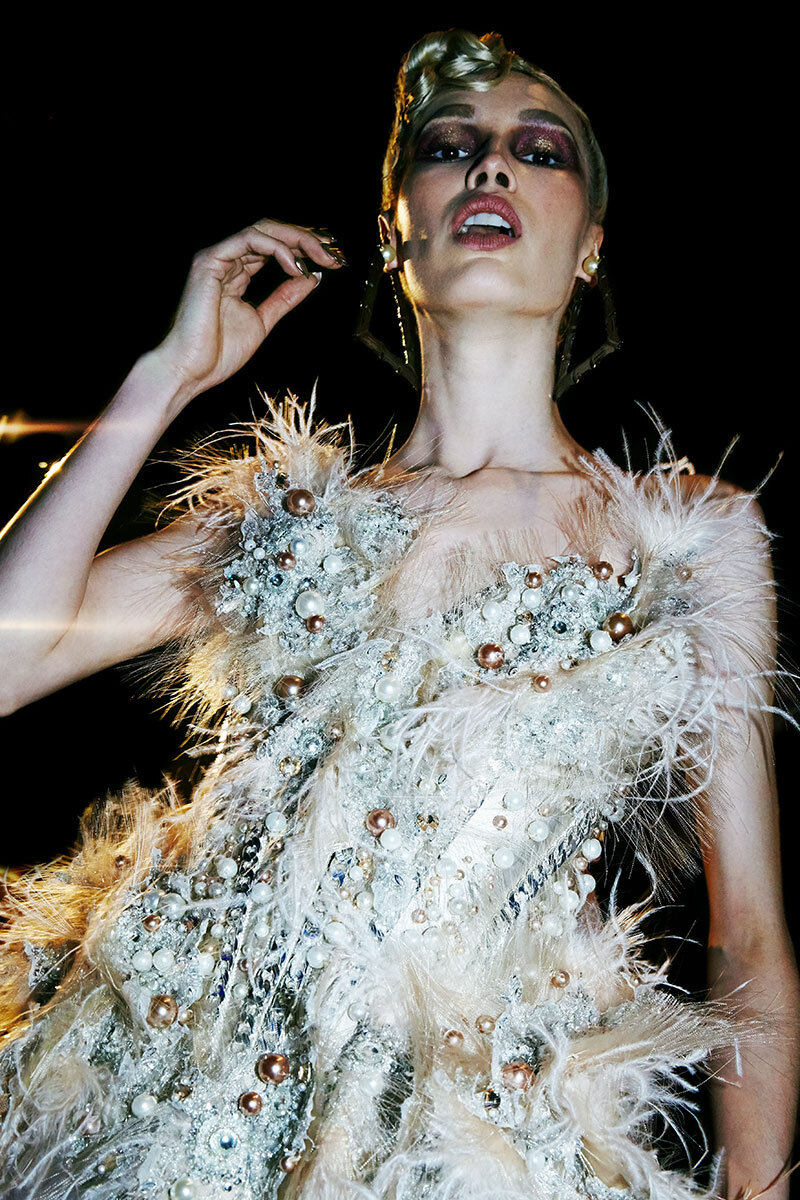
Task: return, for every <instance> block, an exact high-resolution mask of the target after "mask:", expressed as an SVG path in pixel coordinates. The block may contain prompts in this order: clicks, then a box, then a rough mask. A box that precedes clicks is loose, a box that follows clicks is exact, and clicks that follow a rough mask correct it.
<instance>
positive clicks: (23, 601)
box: [0, 220, 340, 714]
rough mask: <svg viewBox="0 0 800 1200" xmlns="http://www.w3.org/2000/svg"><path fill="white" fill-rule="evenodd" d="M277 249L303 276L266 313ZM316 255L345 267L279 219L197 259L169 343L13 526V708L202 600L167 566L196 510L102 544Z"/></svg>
mask: <svg viewBox="0 0 800 1200" xmlns="http://www.w3.org/2000/svg"><path fill="white" fill-rule="evenodd" d="M273 256H274V257H275V258H276V259H277V260H278V261H279V262H280V264H281V266H282V267H283V268H284V270H285V271H286V272H287V274H288V275H289V276H290V278H288V279H286V280H284V281H283V282H282V283H280V284H279V285H278V287H277V288H275V290H274V291H273V292H272V293H271V294H270V295H269V296H268V297H267V299H266V300H264V301H263V303H262V304H260V305H259V306H258V307H253V306H252V305H250V304H248V303H247V302H246V301H245V300H244V299H243V295H244V292H245V290H246V288H247V284H248V283H249V281H250V278H251V277H252V275H253V274H255V272H256V271H258V270H259V269H260V268H261V267H262V266H263V264H264V263H265V262H266V261H267V259H268V258H269V257H273ZM298 256H301V257H300V265H298ZM305 260H311V261H312V262H313V263H314V264H319V265H320V266H328V267H336V266H338V265H340V260H339V259H338V258H337V257H335V256H334V255H333V254H330V253H328V252H327V251H326V250H325V248H324V243H323V241H322V239H321V238H320V237H319V236H317V235H316V234H315V233H313V232H312V231H311V230H308V229H304V228H302V227H300V226H296V225H287V224H285V223H283V222H278V221H270V220H263V221H259V222H257V223H256V224H255V225H252V226H248V228H247V229H244V230H242V231H241V232H240V233H237V234H234V235H233V236H232V237H230V238H227V239H226V240H224V241H222V242H220V243H218V244H217V245H215V246H211V247H209V248H208V249H205V250H201V251H200V252H199V253H198V254H196V255H195V257H194V259H193V261H192V267H191V270H190V272H189V277H188V280H187V283H186V287H185V288H184V292H183V295H182V297H181V302H180V305H179V307H178V310H177V312H176V315H175V319H174V321H173V324H172V327H171V329H170V331H169V333H168V334H167V336H166V338H165V339H164V341H163V342H162V343H161V344H160V345H159V346H158V347H156V348H155V349H154V350H151V351H148V352H147V353H146V354H144V355H143V356H142V357H141V358H140V359H139V360H138V361H137V362H136V363H135V364H134V367H133V369H132V370H131V372H130V374H129V375H128V376H127V378H126V379H125V381H124V382H123V384H122V387H121V388H120V389H119V391H118V392H117V394H116V395H115V396H114V398H113V399H112V400H111V402H110V403H109V404H108V405H107V407H106V408H105V409H104V410H103V412H102V413H101V415H100V416H99V417H98V418H97V420H96V421H94V423H93V424H92V425H91V426H90V427H89V429H88V430H87V432H86V433H85V434H84V435H83V437H82V438H81V439H80V440H79V441H78V442H77V443H76V445H75V446H74V447H73V448H72V449H71V450H70V451H69V452H68V453H67V454H66V455H65V456H64V458H63V459H62V460H61V462H60V463H59V464H58V465H57V467H56V468H55V469H53V470H51V471H50V472H49V473H48V475H47V477H46V478H45V479H44V481H43V482H42V483H41V484H40V486H39V487H38V488H37V489H36V491H35V492H34V493H33V494H32V495H31V496H30V497H29V498H28V499H27V500H26V502H25V503H24V504H23V506H22V507H21V508H20V509H19V511H18V512H17V513H15V515H14V516H13V517H12V518H11V520H10V521H9V522H8V524H7V525H6V526H5V528H4V529H3V530H2V531H1V532H0V662H2V671H1V672H0V712H2V713H5V714H7V713H10V712H13V711H15V710H16V709H18V708H21V707H23V706H24V705H25V704H29V703H30V702H31V701H33V700H36V699H38V698H39V697H40V696H44V695H47V694H48V693H50V692H53V691H55V690H56V689H57V688H59V687H63V686H64V685H65V684H67V683H70V682H72V681H73V680H75V679H80V678H82V677H84V676H86V675H90V674H92V673H93V672H95V671H98V670H101V669H102V668H104V667H107V666H110V665H112V664H113V663H116V662H121V661H123V660H124V659H126V658H130V657H132V656H133V655H136V654H139V653H141V652H143V651H144V650H147V649H150V648H152V647H153V646H156V645H159V644H160V643H161V642H163V641H165V640H167V638H169V637H170V636H172V634H173V633H174V632H176V631H177V629H179V628H180V626H181V623H182V621H183V620H184V619H185V617H186V615H187V605H188V604H189V603H190V600H189V599H188V598H187V596H186V595H185V593H182V592H181V590H180V589H179V588H178V587H177V579H176V577H174V576H171V575H170V573H169V569H168V567H169V563H170V561H171V559H170V556H171V554H172V552H173V551H175V550H178V551H182V552H189V553H190V552H191V549H192V545H193V543H194V541H195V540H196V539H197V537H198V536H199V525H198V524H197V522H196V520H195V518H189V517H187V518H183V519H181V520H180V521H176V522H174V523H173V525H171V526H169V527H167V528H166V529H164V530H159V531H157V532H155V533H153V534H149V535H147V536H146V537H144V538H137V539H135V540H133V541H131V542H126V543H123V544H122V545H120V546H115V547H113V548H112V549H110V550H106V551H104V552H103V553H102V554H99V555H98V554H97V547H98V545H99V543H100V539H101V538H102V536H103V533H104V531H105V530H106V528H107V527H108V523H109V521H110V520H111V518H112V516H113V515H114V513H115V511H116V509H117V508H118V506H119V504H120V502H121V500H122V499H123V497H124V496H125V494H126V492H127V491H128V489H129V487H130V486H131V484H132V483H133V481H134V479H135V478H136V476H137V474H138V473H139V471H140V469H141V467H142V464H143V463H144V462H145V460H146V459H147V457H148V455H149V454H150V452H151V450H152V448H153V446H154V445H155V444H156V442H157V441H158V439H159V438H160V437H161V436H162V434H163V433H164V432H165V430H166V429H167V428H168V426H169V425H170V423H171V422H172V421H173V420H174V419H175V417H176V416H177V415H178V414H179V413H180V412H181V411H182V409H183V408H185V407H186V405H187V404H188V403H189V402H190V401H191V400H192V399H193V398H194V397H195V396H197V395H199V394H200V393H201V392H204V391H208V390H209V389H210V388H212V387H215V386H216V385H217V384H218V383H221V382H222V381H223V380H225V379H227V378H229V377H230V376H231V375H233V374H235V372H236V371H238V370H239V368H240V367H241V366H243V365H244V363H245V362H247V361H248V359H249V358H251V357H252V355H253V354H254V353H255V351H256V350H257V349H258V347H259V346H260V345H261V343H262V342H263V341H264V339H265V337H266V336H267V334H268V333H269V331H270V330H271V329H272V328H273V326H274V325H275V324H276V323H277V321H279V320H280V319H281V317H282V316H283V315H285V313H287V312H288V311H290V309H292V308H294V307H295V306H296V305H297V304H299V303H300V301H301V300H303V299H304V298H305V297H306V296H307V295H309V294H310V293H311V291H313V289H314V288H315V287H316V285H317V283H318V278H315V276H314V274H313V273H312V272H311V270H310V269H309V266H308V265H306V261H305ZM317 274H318V275H319V274H320V273H319V272H318V273H317Z"/></svg>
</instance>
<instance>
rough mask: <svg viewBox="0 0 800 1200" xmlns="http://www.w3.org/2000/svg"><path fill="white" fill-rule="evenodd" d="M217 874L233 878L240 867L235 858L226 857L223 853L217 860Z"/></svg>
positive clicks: (224, 877) (225, 877)
mask: <svg viewBox="0 0 800 1200" xmlns="http://www.w3.org/2000/svg"><path fill="white" fill-rule="evenodd" d="M216 868H217V874H218V875H219V877H220V879H233V877H234V875H235V874H236V872H237V871H238V870H239V867H238V865H237V863H236V860H235V859H234V858H226V857H225V856H224V855H222V856H221V857H220V858H218V859H217V861H216Z"/></svg>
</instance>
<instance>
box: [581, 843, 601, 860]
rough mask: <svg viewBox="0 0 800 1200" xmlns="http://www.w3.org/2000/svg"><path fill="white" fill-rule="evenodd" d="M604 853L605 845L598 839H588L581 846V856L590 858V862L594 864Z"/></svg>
mask: <svg viewBox="0 0 800 1200" xmlns="http://www.w3.org/2000/svg"><path fill="white" fill-rule="evenodd" d="M602 853H603V845H602V842H600V841H598V839H597V838H592V837H590V838H587V839H586V841H585V842H584V843H583V845H582V846H581V854H582V855H583V857H584V858H588V859H589V862H592V861H593V860H594V859H595V858H599V857H600V855H601V854H602Z"/></svg>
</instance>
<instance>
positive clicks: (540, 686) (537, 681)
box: [531, 675, 550, 692]
mask: <svg viewBox="0 0 800 1200" xmlns="http://www.w3.org/2000/svg"><path fill="white" fill-rule="evenodd" d="M531 687H532V688H533V689H534V691H537V692H546V691H547V689H548V688H549V687H550V676H549V675H534V677H533V679H532V680H531Z"/></svg>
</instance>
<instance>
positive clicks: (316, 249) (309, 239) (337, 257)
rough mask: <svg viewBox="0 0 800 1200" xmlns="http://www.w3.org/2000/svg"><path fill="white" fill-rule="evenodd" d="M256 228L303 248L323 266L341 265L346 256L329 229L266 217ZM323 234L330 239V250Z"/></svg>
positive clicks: (295, 248)
mask: <svg viewBox="0 0 800 1200" xmlns="http://www.w3.org/2000/svg"><path fill="white" fill-rule="evenodd" d="M254 228H255V229H258V230H260V231H261V232H263V233H266V234H268V235H269V236H270V237H276V238H278V239H280V241H282V242H284V243H285V244H286V245H287V246H289V247H290V248H291V249H294V250H301V251H302V252H303V253H304V254H305V255H306V256H307V257H309V258H311V259H312V260H313V261H314V262H317V263H319V264H320V266H322V267H332V266H341V265H342V264H343V261H344V256H343V255H342V253H341V251H340V250H339V249H338V247H337V246H336V244H335V243H336V239H335V237H333V235H332V234H330V233H328V232H327V231H322V230H316V229H310V228H309V227H308V226H305V225H287V224H284V223H283V222H281V221H269V220H267V219H266V218H265V219H264V220H261V221H256V222H255V224H254ZM323 236H325V237H327V238H328V240H329V245H330V251H328V250H326V249H325V243H324V242H323V240H322V238H323Z"/></svg>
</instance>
